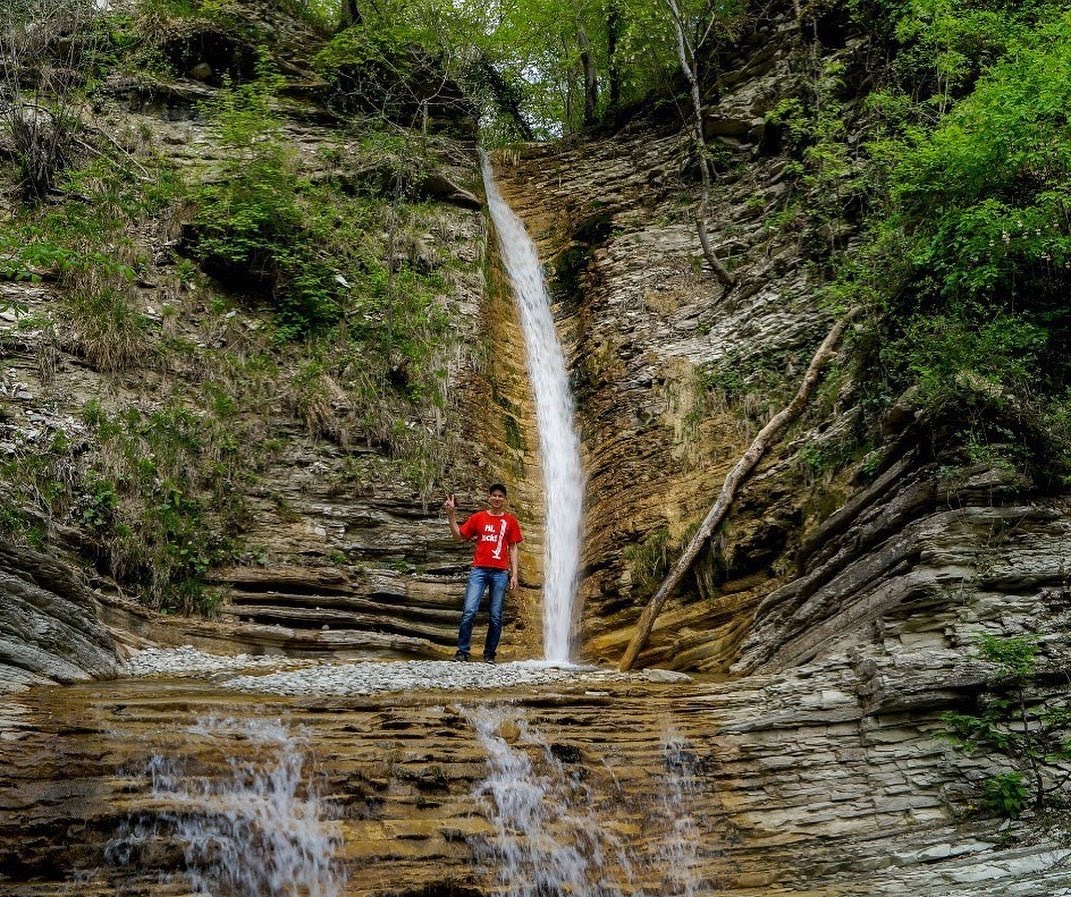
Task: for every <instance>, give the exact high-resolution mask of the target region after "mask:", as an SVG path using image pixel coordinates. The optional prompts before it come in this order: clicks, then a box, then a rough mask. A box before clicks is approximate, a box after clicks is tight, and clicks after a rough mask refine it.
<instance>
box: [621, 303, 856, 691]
mask: <svg viewBox="0 0 1071 897" xmlns="http://www.w3.org/2000/svg"><path fill="white" fill-rule="evenodd" d="M857 311H858V309H852V310H851V311H849V312H848V313H847V314H846V315H845V316H844V317H843V318H841V319H840V320H839V321H837V323H836V324H834V325H833V329H832V330H830V331H829V334H828V335H827V336H826V338H825V339H824V340H823V341H822V345H821V346H819V347H818V351H817V352H815V353H814V357H813V358H812V359H811V363H810V364H809V365H808V367H807V372H806V373H805V374H804V375H803V382H802V383H801V384H800V388H799V390H798V391H797V392H796V395H795V397H794V398H793V399H792V401H791V402H789V403H788V405H786V406H785V407H784V408H782V409H781V410H780V411H778V412H777V414H775V415H774V416H773V417H772V418H770V420H769V422H768V423H767V424H766V426H765V427H763V428H762V429H761V430H760V431H759V435H758V436H756V437H755V439H754V441H753V442H752V443H751V445H750V446H748V449H747V451H746V452H744V454H743V456H742V457H741V458H740V460H739V461H737V462H736V464H735V465H734V466H733V469H732V470H730V471H729V475H728V476H727V477H726V478H725V482H724V483H723V484H722V487H721V492H720V493H719V494H718V498H717V500H716V501H715V502H714V506H713V507H712V508H711V509H710V511H709V512H708V513H707V516H706V518H705V519H704V520H703V523H702V525H701V526H700V527H699V530H698V532H696V534H695V536H693V537H692V541H691V542H689V543H688V547H687V548H685V549H684V552H683V554H681V556H680V557H679V558H678V559H677V562H676V563H675V564H674V565H673V569H672V570H670V571H669V574H668V575H667V576H666V578H665V579H664V580H663V581H662V584H661V585H660V586H659V587H658V591H656V592H655V593H654V595H653V596H652V597H651V600H650V601H649V602H648V603H647V607H645V608H644V610H643V613H642V614H641V615H640V619H639V621H638V622H637V624H636V633H635V635H633V636H632V641H631V642H629V646H628V648H627V649H626V651H625V654H624V656H623V657H622V658H621V664H620V666H619V669H620V670H621V671H622V672H625V671H627V670H630V669H632V665H633V664H634V663H635V662H636V657H637V656H638V655H639V653H640V651H642V650H643V647H644V645H645V644H646V643H647V639H648V638H649V637H650V635H651V630H652V628H654V622H655V619H656V618H657V617H658V614H659V612H660V611H661V610H662V605H664V604H665V603H666V599H667V598H669V596H670V595H671V594H672V593H673V591H674V590H675V589H676V588H677V586H678V585H680V582H681V580H682V579H683V578H684V575H685V574H686V573H687V572H688V570H689V569H691V566H692V564H693V563H694V562H695V559H696V557H698V555H699V552H700V551H701V550H702V548H703V546H704V545H705V544H706V543H707V541H708V540H709V539H710V538H711V536H713V535H714V531H715V530H716V529H717V528H718V526H719V525H720V524H721V522H722V521H723V520H724V519H725V516H726V514H728V512H729V508H730V507H732V503H733V500H734V499H735V498H736V493H737V492H738V491H739V489H740V486H741V485H742V484H743V482H744V480H745V479H747V477H748V475H749V474H750V473H751V471H752V470H754V469H755V466H756V465H757V464H758V463H759V460H760V459H761V458H762V456H763V455H764V454H765V453H766V449H767V448H769V447H770V444H771V443H772V442H773V440H774V439H775V438H776V437H777V436H778V435H779V434H780V433H781V431H782V430H784V429H785V427H787V426H788V425H789V424H790V423H792V421H794V420H795V419H796V418H797V417H799V415H800V412H801V411H803V409H804V408H805V407H806V405H807V402H808V401H810V398H811V396H812V395H813V394H814V391H815V389H816V388H817V386H818V379H819V375H820V374H821V373H822V368H823V367H825V365H826V362H828V361H829V359H830V358H832V357H833V355H834V353H835V352H836V349H837V345H838V344H839V343H840V340H841V337H842V336H843V335H844V331H845V329H846V328H847V326H848V323H849V322H850V321H851V319H852V318H853V317H854V316H855V314H856V313H857Z"/></svg>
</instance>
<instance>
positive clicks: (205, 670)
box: [123, 645, 691, 696]
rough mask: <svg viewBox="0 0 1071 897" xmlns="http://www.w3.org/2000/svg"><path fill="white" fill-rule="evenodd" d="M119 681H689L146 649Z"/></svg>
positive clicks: (508, 666) (278, 691)
mask: <svg viewBox="0 0 1071 897" xmlns="http://www.w3.org/2000/svg"><path fill="white" fill-rule="evenodd" d="M123 672H124V673H125V674H126V675H127V676H131V677H139V676H187V677H206V678H211V679H212V681H214V682H215V683H216V684H217V685H220V686H222V687H224V688H230V689H234V690H235V691H242V692H249V693H254V694H272V695H288V696H308V695H332V696H352V695H371V694H380V693H385V692H400V691H432V690H437V689H443V690H448V691H484V690H494V689H511V688H531V687H535V686H541V685H564V684H569V685H581V686H585V687H590V688H592V689H598V688H599V687H600V686H604V685H607V684H608V683H611V682H625V681H634V682H663V683H670V682H690V681H691V677H689V676H687V675H685V674H683V673H674V672H671V671H668V670H643V671H640V672H636V673H619V672H617V671H616V670H600V669H596V668H594V667H562V666H553V665H550V664H546V663H543V662H540V661H520V662H512V663H500V664H487V663H482V662H480V661H478V660H474V661H469V662H468V663H454V662H451V661H441V660H407V661H393V662H360V663H339V662H337V661H310V660H295V659H290V658H285V657H275V656H255V655H250V654H239V655H236V656H224V655H219V654H209V653H207V652H205V651H199V650H198V649H196V648H193V647H192V646H190V645H185V646H183V647H181V648H148V649H145V650H143V651H139V652H137V653H136V654H135V655H133V656H132V657H131V658H129V659H128V660H127V661H126V663H125V665H124V669H123Z"/></svg>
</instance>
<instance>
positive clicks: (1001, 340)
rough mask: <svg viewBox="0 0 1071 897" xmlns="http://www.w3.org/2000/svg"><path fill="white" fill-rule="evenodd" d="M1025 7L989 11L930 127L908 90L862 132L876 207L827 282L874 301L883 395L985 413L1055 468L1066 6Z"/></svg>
mask: <svg viewBox="0 0 1071 897" xmlns="http://www.w3.org/2000/svg"><path fill="white" fill-rule="evenodd" d="M997 5H999V4H997ZM962 6H963V4H959V3H952V2H948V3H944V4H942V10H943V11H944V12H945V13H946V14H948V13H949V10H951V9H953V8H958V7H962ZM1028 6H1030V7H1031V10H1030V14H1031V15H1032V16H1034V17H1035V21H1034V24H1036V27H1033V28H1027V27H1026V26H1025V25H1023V22H1022V21H1020V20H1018V19H1016V17H1015V15H1013V14H1012V13H1011V11H1008V12H1007V13H1006V14H1004V13H1002V15H1003V20H1002V21H1003V22H1004V24H1005V28H1004V29H1003V32H1002V38H1003V40H1004V41H1005V44H1004V46H1005V47H1006V52H1004V53H1003V55H999V58H998V60H997V61H996V62H991V63H989V64H988V67H987V68H984V71H983V73H982V74H981V75H979V76H977V77H976V78H974V77H967V76H966V75H964V77H963V79H961V80H959V81H957V82H956V84H957V85H958V89H959V90H960V91H961V92H962V97H957V96H956V95H955V92H951V93H945V94H941V95H939V96H937V97H936V104H937V106H938V108H939V110H940V111H941V112H945V114H943V115H940V116H938V117H937V119H936V124H927V123H926V122H927V119H928V118H929V119H930V120H932V119H933V115H932V113H930V114H929V115H926V114H923V111H919V107H918V106H912V105H911V103H910V102H907V103H906V105H903V106H901V107H899V109H898V121H894V122H893V123H892V125H891V126H890V127H889V129H888V135H887V136H886V137H884V138H883V139H880V140H875V141H873V142H872V143H871V144H870V147H869V149H870V155H871V159H872V163H873V165H872V170H871V177H872V178H874V179H876V180H877V184H878V189H877V191H876V192H875V197H876V198H877V200H878V206H877V208H876V209H875V211H876V212H877V214H875V215H872V216H871V219H870V221H871V224H870V230H869V238H868V240H867V242H866V243H865V244H864V247H863V248H862V250H861V251H860V252H858V253H857V254H855V255H854V257H853V258H851V259H850V262H849V264H850V266H851V274H849V275H848V276H847V278H845V280H844V281H843V282H842V283H841V284H840V285H839V287H838V289H841V288H844V287H845V286H847V292H850V293H854V294H855V295H857V296H858V295H865V296H870V297H871V298H872V301H873V302H874V304H875V305H876V311H877V312H878V319H879V320H880V324H879V325H878V332H877V335H878V337H879V339H878V340H877V341H876V343H875V345H876V346H877V352H876V354H877V360H878V361H879V362H880V370H881V371H882V373H883V375H884V377H885V378H886V381H887V384H888V386H889V387H890V388H891V389H892V391H893V392H892V394H893V395H898V394H900V393H901V392H903V391H904V390H906V389H907V388H909V387H911V386H912V385H915V386H917V387H919V388H920V391H919V395H920V396H921V398H922V400H923V401H924V402H925V403H926V404H927V405H929V406H930V407H940V406H958V407H965V408H968V409H975V411H976V412H977V415H967V417H966V418H965V421H966V423H965V427H966V428H970V427H971V426H972V425H973V424H972V421H975V420H977V419H978V416H982V417H984V416H985V415H987V414H988V413H989V412H990V411H996V412H998V413H999V414H1001V415H1003V416H1004V418H1005V419H1007V420H1011V421H1014V422H1015V427H1016V428H1017V429H1019V430H1021V431H1022V433H1023V434H1028V435H1029V438H1030V439H1032V440H1041V441H1043V442H1044V443H1045V445H1044V446H1043V450H1044V452H1045V453H1046V460H1045V463H1044V464H1042V465H1039V467H1050V468H1051V469H1052V470H1057V471H1058V472H1059V473H1060V474H1061V475H1063V476H1067V475H1068V474H1071V455H1069V454H1068V452H1067V450H1066V442H1067V437H1068V436H1071V432H1068V431H1067V430H1066V424H1061V423H1060V422H1061V421H1064V422H1066V420H1067V418H1068V415H1067V414H1066V412H1062V411H1061V409H1062V408H1063V406H1064V404H1065V403H1066V400H1067V399H1066V397H1067V389H1068V386H1069V385H1071V353H1069V351H1068V350H1069V349H1071V302H1069V300H1068V298H1067V297H1068V295H1071V218H1069V217H1068V200H1069V197H1071V128H1069V127H1068V124H1067V123H1068V116H1069V114H1071V14H1068V13H1066V12H1064V11H1059V12H1056V11H1055V8H1054V7H1046V6H1044V5H1043V4H1028ZM1039 10H1040V12H1039ZM965 14H966V13H965ZM1021 15H1026V13H1025V12H1023V13H1021ZM1017 22H1018V24H1016V23H1017ZM1009 23H1010V24H1009ZM983 51H984V52H983ZM992 51H993V44H992V43H991V42H984V43H983V45H982V47H981V49H980V50H979V51H978V52H980V53H982V56H981V57H980V58H982V59H984V58H986V54H989V53H991V52H992ZM948 52H950V51H948ZM942 58H943V57H942ZM946 62H947V60H946ZM948 64H950V63H948ZM963 65H964V66H966V63H963ZM966 68H970V66H966ZM968 86H969V89H968ZM933 99H934V98H933V97H929V98H925V99H923V100H922V103H923V106H924V107H926V106H930V105H933V104H932V103H931V102H930V101H931V100H933ZM946 107H947V111H946ZM888 119H889V116H888V115H886V123H887V124H888ZM987 409H988V410H987ZM1055 426H1063V427H1064V429H1063V430H1062V431H1061V432H1060V433H1053V429H1052V428H1053V427H1055ZM1046 432H1048V433H1049V436H1046V435H1045V434H1046ZM1024 438H1026V436H1024ZM1061 445H1063V446H1064V447H1063V448H1061Z"/></svg>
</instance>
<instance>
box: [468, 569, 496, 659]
mask: <svg viewBox="0 0 1071 897" xmlns="http://www.w3.org/2000/svg"><path fill="white" fill-rule="evenodd" d="M508 585H509V570H495V569H493V568H491V567H473V568H472V572H471V573H469V584H468V586H466V588H465V610H464V611H462V613H461V628H460V629H459V630H458V633H457V649H458V650H459V651H464V652H465V653H466V654H468V653H469V646H470V645H471V644H472V624H473V623H474V622H475V620H476V611H478V610H479V609H480V602H481V601H482V600H483V593H484V592H485V591H487V589H488V588H490V589H491V607H490V608H489V611H490V614H491V622H490V623H489V624H488V626H487V641H486V642H484V646H483V656H484V657H494V656H495V651H497V650H498V640H499V639H500V638H501V637H502V608H503V606H504V605H505V603H506V587H507V586H508Z"/></svg>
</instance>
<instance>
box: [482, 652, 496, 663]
mask: <svg viewBox="0 0 1071 897" xmlns="http://www.w3.org/2000/svg"><path fill="white" fill-rule="evenodd" d="M483 662H484V663H494V662H495V659H494V658H493V657H488V656H487V655H486V654H484V656H483Z"/></svg>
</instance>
